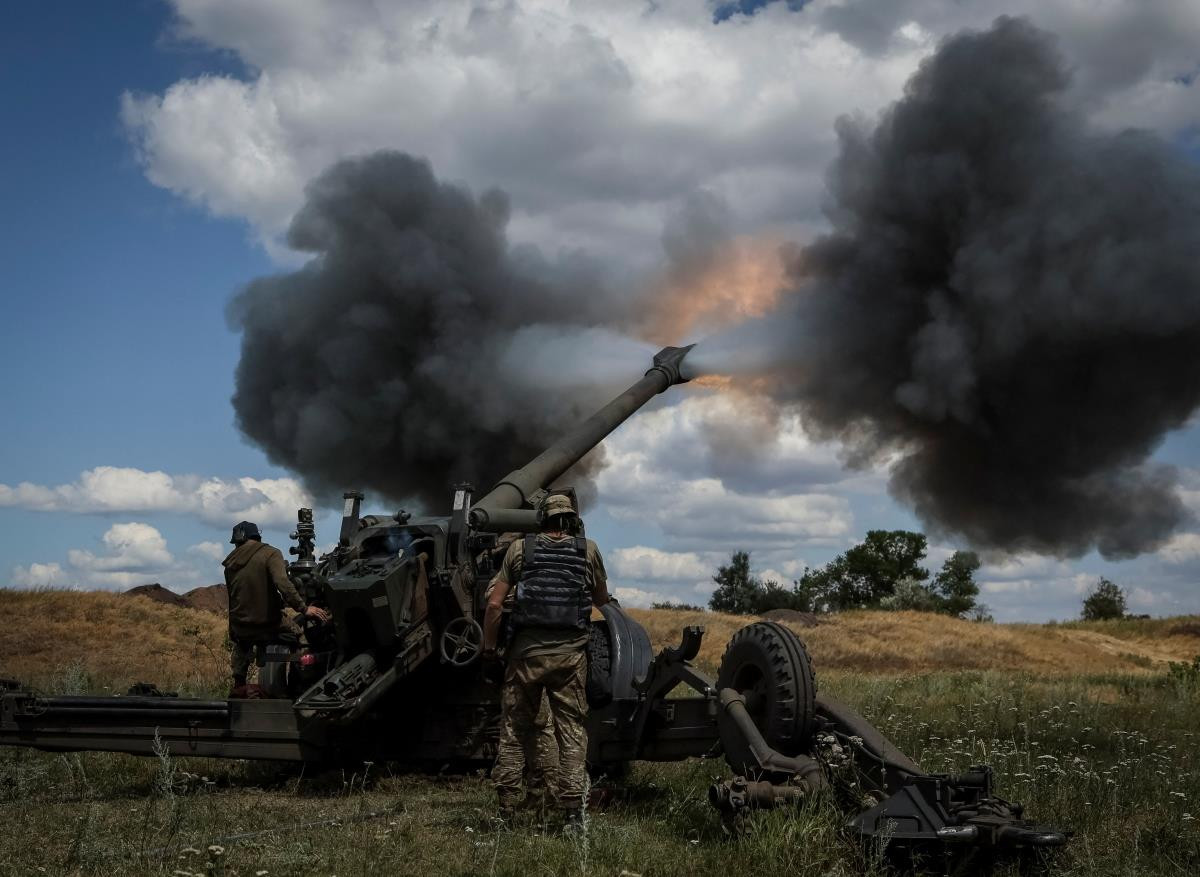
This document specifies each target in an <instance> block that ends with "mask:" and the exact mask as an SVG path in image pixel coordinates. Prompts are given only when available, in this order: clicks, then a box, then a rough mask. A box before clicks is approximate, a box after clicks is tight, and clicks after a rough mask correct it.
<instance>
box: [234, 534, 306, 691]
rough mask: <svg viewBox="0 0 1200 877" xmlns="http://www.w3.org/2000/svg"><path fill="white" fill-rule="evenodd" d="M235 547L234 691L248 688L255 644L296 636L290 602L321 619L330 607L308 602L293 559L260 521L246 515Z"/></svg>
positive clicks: (296, 629)
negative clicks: (290, 567) (265, 537)
mask: <svg viewBox="0 0 1200 877" xmlns="http://www.w3.org/2000/svg"><path fill="white" fill-rule="evenodd" d="M229 541H230V543H231V544H232V545H234V546H235V547H234V549H233V551H231V552H229V556H228V557H226V558H225V560H224V561H223V562H222V566H224V567H225V584H226V586H228V588H229V639H230V641H231V642H232V643H233V654H232V656H231V662H230V663H231V665H232V670H233V688H234V690H233V691H232V692H231V693H230V696H237V695H238V693H239V692H238V689H242V690H243V691H244V689H245V685H246V673H247V672H248V671H249V669H250V662H251V661H253V660H254V648H255V646H262V645H266V644H268V643H273V642H278V641H279V640H280V639H283V638H285V637H294V636H296V635H298V634H299V632H300V630H299V628H298V627H297V625H296V623H295V622H294V621H292V620H291V619H290V618H288V617H287V616H285V615H284V614H283V606H284V604H285V603H286V604H287V605H288V606H290V607H291V608H292V609H295V610H296V611H297V612H299V613H301V614H303V615H307V616H309V617H310V618H317V619H320V620H321V621H328V620H329V613H328V612H326V611H325V610H324V609H321V608H319V607H317V606H307V607H306V606H305V605H304V600H303V599H301V597H300V594H299V593H298V592H297V591H296V586H295V585H293V584H292V581H291V579H289V578H288V575H287V564H286V563H285V562H284V560H283V555H282V554H281V553H280V551H279V549H278V548H274V547H272V546H270V545H268V544H266V543H265V542H263V541H262V534H261V533H259V531H258V525H257V524H252V523H250V522H249V521H242V522H241V523H240V524H237V525H236V526H235V527H234V528H233V536H232V537H231V538H230V540H229Z"/></svg>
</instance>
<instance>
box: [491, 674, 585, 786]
mask: <svg viewBox="0 0 1200 877" xmlns="http://www.w3.org/2000/svg"><path fill="white" fill-rule="evenodd" d="M586 681H587V655H586V654H585V653H584V652H582V651H580V652H578V653H577V654H572V655H548V656H543V657H533V658H517V659H514V660H512V661H510V662H509V664H508V669H507V671H506V672H505V674H504V690H503V693H502V695H501V719H500V749H499V752H498V753H497V755H496V766H495V767H494V768H492V781H493V782H494V783H495V784H496V793H497V795H498V796H499V798H500V806H502V807H511V806H515V805H516V804H518V803H520V801H521V797H522V790H521V783H522V779H523V778H525V777H528V779H529V782H530V789H531V791H532V790H533V783H535V782H536V776H537V774H538V773H542V772H544V774H545V781H546V788H547V789H548V790H549V792H550V793H551V795H552V796H553V798H554V800H555V801H556V802H557V804H558V805H559V806H560V807H563V808H565V809H578V808H579V807H581V806H583V795H584V791H585V789H586V787H587V728H586V726H585V722H586V721H587V690H586V687H585V686H586ZM539 714H541V715H539ZM542 716H545V719H546V720H544V722H543V723H541V726H540V727H539V719H540V718H542ZM554 750H557V751H554Z"/></svg>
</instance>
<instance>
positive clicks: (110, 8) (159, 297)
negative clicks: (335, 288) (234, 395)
mask: <svg viewBox="0 0 1200 877" xmlns="http://www.w3.org/2000/svg"><path fill="white" fill-rule="evenodd" d="M169 23H170V14H169V10H168V8H167V7H166V6H165V5H163V4H161V3H157V2H148V0H147V2H137V3H131V4H104V3H85V2H76V3H69V2H47V3H38V4H21V5H19V6H17V7H14V8H13V9H12V10H10V11H9V13H8V14H7V16H6V26H5V28H4V29H3V30H2V31H0V63H3V65H4V71H3V76H2V77H0V106H3V107H4V116H5V124H4V130H5V133H4V134H3V135H2V136H0V166H2V167H3V168H4V170H3V173H2V175H0V200H2V201H3V203H4V204H6V205H9V209H7V210H6V211H5V212H4V216H3V219H2V220H0V223H2V227H0V263H2V264H3V269H2V272H3V273H2V279H0V284H2V286H0V290H2V292H0V294H2V295H3V299H4V312H5V315H6V317H5V319H4V320H3V322H2V323H0V341H2V343H0V374H3V375H4V378H3V381H4V399H5V408H6V409H7V410H8V411H9V412H10V416H9V417H8V418H6V425H5V429H4V430H3V432H2V433H0V483H7V484H15V483H17V482H21V481H34V482H40V483H54V484H57V483H61V482H64V481H69V480H71V479H72V478H74V477H75V476H76V475H77V474H78V473H79V472H81V471H83V470H85V469H89V468H91V467H93V466H96V465H100V464H104V465H112V466H133V467H138V468H142V469H147V470H155V469H162V470H165V471H172V472H202V473H206V474H211V475H226V476H230V477H233V476H240V475H244V474H248V473H254V474H267V473H270V472H273V471H275V470H273V469H272V467H270V465H269V464H268V463H267V462H266V460H265V459H264V458H263V455H262V454H261V453H260V452H259V451H258V450H256V449H254V448H252V447H250V446H248V445H246V444H245V443H244V442H243V441H242V440H241V438H240V437H239V435H238V434H237V432H236V431H235V430H234V429H233V426H232V411H231V409H230V406H229V396H230V393H231V392H232V389H233V374H232V372H233V364H234V363H235V362H236V360H237V355H238V338H237V336H235V335H234V334H233V333H231V332H230V331H229V329H228V328H227V326H226V323H225V316H224V308H225V302H226V301H227V300H228V298H229V296H230V294H231V292H232V291H233V290H234V289H235V288H236V287H237V286H238V285H240V284H241V283H244V282H245V281H246V280H247V279H248V278H250V277H252V276H254V275H256V274H260V273H263V272H267V271H270V270H272V269H273V267H274V266H273V264H272V262H271V261H270V259H269V258H268V257H267V256H266V254H265V253H264V252H263V250H262V248H261V247H260V246H258V245H257V244H256V243H255V242H254V240H253V239H252V237H251V235H250V234H249V233H248V230H247V228H246V226H245V224H244V223H239V222H236V221H229V220H218V219H213V218H211V217H210V216H208V215H206V214H205V213H204V212H203V211H202V210H199V209H197V208H195V207H194V206H191V205H188V204H186V203H184V202H181V201H180V200H179V199H178V198H176V197H175V196H173V195H171V194H170V193H168V192H165V191H163V190H162V189H159V188H156V187H155V186H153V185H152V184H151V183H149V182H148V181H147V180H146V177H145V175H144V173H143V171H142V168H141V167H140V166H139V164H138V162H137V160H136V156H135V154H134V150H133V148H132V145H131V142H130V139H129V137H128V135H127V133H126V131H125V129H124V127H123V126H122V124H121V122H120V119H119V116H118V109H119V99H120V96H121V94H122V92H123V91H126V90H134V91H154V90H160V89H162V88H164V87H166V86H167V85H169V84H170V83H171V82H173V81H175V80H177V79H178V78H180V77H183V76H189V75H196V74H198V73H201V72H222V71H225V70H229V69H235V68H236V66H237V65H232V64H230V61H231V56H229V55H228V53H220V52H206V51H201V50H200V49H199V48H197V47H195V46H191V47H188V46H183V45H181V44H179V43H178V42H176V41H173V40H171V39H170V38H169V37H168V36H167V33H168V26H169ZM156 523H157V524H158V526H159V527H160V529H162V530H163V532H164V534H166V535H168V537H170V536H171V535H175V536H176V537H177V538H178V539H193V540H194V541H201V539H202V538H208V539H212V538H216V537H218V536H219V535H220V533H219V532H218V530H217V528H215V527H214V528H205V529H204V530H199V529H198V528H197V526H196V524H195V523H194V522H191V521H188V520H186V519H183V518H178V519H177V518H174V517H167V518H164V519H163V520H162V521H159V522H156ZM102 531H103V526H102V521H101V520H98V519H96V518H93V517H90V516H84V517H76V516H71V515H64V514H55V515H53V516H51V515H48V514H37V513H34V514H31V513H29V512H28V511H25V510H22V509H14V508H5V509H0V532H3V534H4V536H3V539H2V541H0V546H2V549H3V561H5V562H6V563H5V564H4V566H5V568H7V566H8V565H12V564H17V563H24V564H28V563H30V562H33V561H36V560H40V559H43V558H48V557H56V556H58V555H60V554H61V553H62V551H63V548H64V545H71V546H76V545H80V546H82V545H87V544H89V543H91V542H94V541H95V540H96V539H97V537H98V536H99V533H100V532H102ZM6 571H7V569H6Z"/></svg>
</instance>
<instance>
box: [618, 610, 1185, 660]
mask: <svg viewBox="0 0 1200 877" xmlns="http://www.w3.org/2000/svg"><path fill="white" fill-rule="evenodd" d="M630 614H631V615H633V616H634V617H635V618H636V619H637V620H638V621H639V622H641V624H642V625H643V626H644V627H645V628H646V630H647V631H648V632H649V633H650V639H651V640H652V641H653V643H654V647H655V648H656V649H658V648H660V647H662V646H666V645H673V644H676V643H678V642H679V631H680V630H681V629H682V628H683V627H684V625H688V624H701V625H704V627H705V629H706V632H705V634H704V645H703V646H702V648H701V650H700V655H699V657H698V659H697V660H698V663H700V664H702V665H704V666H706V667H709V668H713V667H716V665H717V664H718V663H720V660H721V654H722V652H724V650H725V644H726V643H727V642H728V641H729V638H730V637H731V636H732V635H733V634H734V633H735V632H736V631H737V630H738V629H739V628H740V627H742V626H743V625H745V624H747V623H749V622H750V621H752V620H754V619H751V618H747V617H745V616H740V615H723V614H720V613H717V612H687V611H679V610H651V609H632V610H630ZM1110 625H1111V627H1112V628H1113V630H1112V632H1107V631H1106V630H1105V627H1106V623H1104V622H1101V623H1095V624H1089V625H1074V624H1072V625H1055V624H1045V625H1043V624H978V623H975V622H971V621H960V620H958V619H954V618H947V617H946V616H944V615H932V614H928V613H922V612H870V611H862V612H844V613H840V614H837V615H832V616H829V617H828V618H822V623H821V624H819V625H817V626H816V627H799V626H795V627H793V629H794V630H795V631H796V633H797V634H799V636H800V638H801V639H802V640H804V642H805V644H806V645H807V646H808V650H809V653H810V654H811V655H812V659H813V663H814V665H815V666H816V668H817V670H818V672H820V671H825V670H845V671H853V672H862V673H871V674H880V673H926V672H932V671H938V670H1000V671H1020V672H1028V673H1037V674H1043V675H1051V676H1065V675H1075V674H1079V673H1109V672H1122V673H1124V672H1134V673H1136V672H1155V671H1161V670H1162V669H1164V668H1165V666H1166V664H1167V663H1168V662H1169V661H1185V660H1191V658H1192V657H1193V656H1195V655H1196V654H1200V625H1198V624H1196V623H1195V619H1194V618H1193V619H1188V618H1169V619H1150V620H1147V621H1140V622H1138V627H1136V628H1131V626H1130V625H1129V624H1128V623H1125V622H1112V623H1110Z"/></svg>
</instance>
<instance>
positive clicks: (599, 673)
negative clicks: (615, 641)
mask: <svg viewBox="0 0 1200 877" xmlns="http://www.w3.org/2000/svg"><path fill="white" fill-rule="evenodd" d="M587 657H588V670H587V702H588V706H589V707H591V708H592V709H594V710H598V709H602V708H603V707H606V706H608V705H609V704H610V703H612V699H613V682H612V643H611V642H610V641H609V639H608V625H607V624H603V623H593V624H592V625H591V629H590V630H589V631H588V646H587Z"/></svg>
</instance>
